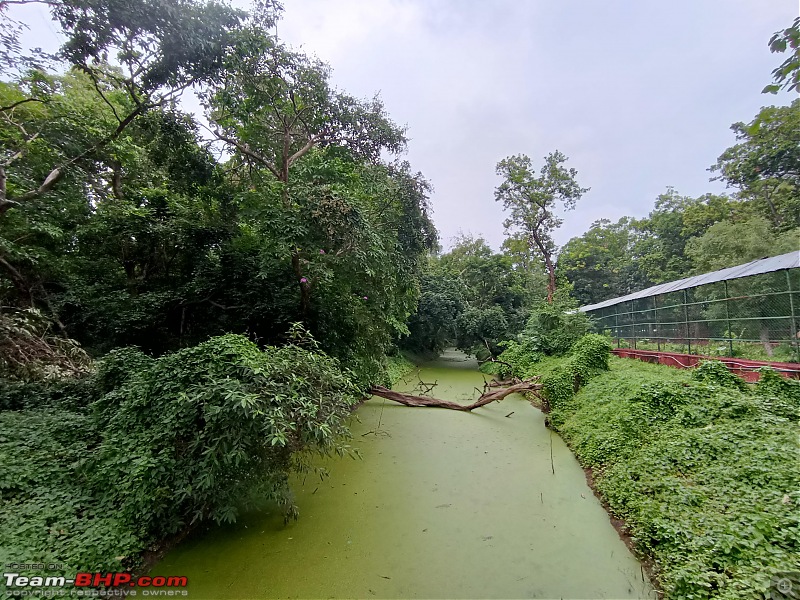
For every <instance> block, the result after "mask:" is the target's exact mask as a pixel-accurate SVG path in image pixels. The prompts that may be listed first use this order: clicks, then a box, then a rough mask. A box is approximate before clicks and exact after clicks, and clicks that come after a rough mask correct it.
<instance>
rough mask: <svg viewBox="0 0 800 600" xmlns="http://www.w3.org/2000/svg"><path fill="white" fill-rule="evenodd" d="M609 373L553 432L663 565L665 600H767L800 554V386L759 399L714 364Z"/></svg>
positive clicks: (769, 391) (619, 363)
mask: <svg viewBox="0 0 800 600" xmlns="http://www.w3.org/2000/svg"><path fill="white" fill-rule="evenodd" d="M571 360H572V358H569V359H564V364H563V365H562V373H566V372H567V367H568V363H569V361H571ZM610 367H611V369H610V371H608V372H602V371H601V372H600V374H599V375H597V376H595V377H594V378H592V379H591V380H590V381H588V382H587V383H585V385H584V386H583V387H582V388H581V390H580V391H579V392H578V393H577V394H575V395H574V397H573V398H571V399H570V400H568V401H567V402H565V403H563V404H561V405H559V407H558V411H554V413H558V412H560V418H558V419H553V418H551V421H552V422H553V423H554V424H555V425H556V426H557V428H558V430H559V432H560V433H561V435H562V436H563V437H564V439H565V440H566V441H567V443H568V444H569V445H570V447H571V448H572V449H573V451H574V452H575V454H576V456H577V457H578V459H579V461H580V462H581V464H583V465H585V466H591V467H592V468H593V470H594V474H595V482H596V484H597V489H598V490H599V491H600V493H601V494H602V495H603V497H604V499H605V500H606V501H607V502H608V503H609V505H610V507H611V510H612V511H613V512H614V513H615V514H616V515H617V516H619V517H621V518H623V519H625V521H626V523H627V525H628V528H629V529H630V531H631V532H632V534H633V536H634V539H635V542H636V545H637V548H638V549H639V550H640V551H641V552H643V553H645V554H648V555H650V556H651V557H653V558H654V560H655V565H656V569H657V575H658V577H659V580H660V587H661V588H662V589H664V591H665V595H666V597H667V598H697V599H705V598H725V599H731V600H733V599H734V598H742V597H763V594H765V593H768V592H767V589H768V585H769V581H770V578H771V576H772V575H773V574H775V573H777V572H782V571H790V570H792V569H793V568H794V566H793V565H795V562H794V561H795V557H796V556H797V553H798V552H800V518H798V512H797V509H796V506H797V503H798V502H800V494H798V492H797V490H798V489H800V488H798V486H799V485H800V475H798V471H797V468H796V465H797V461H798V459H800V447H798V441H797V435H796V427H797V423H798V421H800V410H798V407H800V393H798V384H797V382H792V381H787V380H785V379H783V378H781V377H780V376H778V375H777V374H776V373H774V372H767V373H764V378H763V380H762V382H761V383H759V384H758V385H757V386H755V387H754V388H753V387H750V386H747V385H745V384H744V383H743V382H742V381H741V380H740V379H739V378H737V377H736V376H735V375H732V374H730V373H729V372H728V371H727V369H725V368H724V366H722V365H721V364H720V363H715V362H707V363H704V364H703V365H702V366H701V367H699V368H698V369H696V370H695V371H693V372H691V373H690V372H687V371H680V370H677V369H672V368H669V367H664V366H661V365H649V364H645V363H641V362H638V361H632V360H627V359H612V361H611V363H610ZM566 383H567V382H566V381H565V382H563V383H562V384H561V385H562V387H566V386H565V384H566Z"/></svg>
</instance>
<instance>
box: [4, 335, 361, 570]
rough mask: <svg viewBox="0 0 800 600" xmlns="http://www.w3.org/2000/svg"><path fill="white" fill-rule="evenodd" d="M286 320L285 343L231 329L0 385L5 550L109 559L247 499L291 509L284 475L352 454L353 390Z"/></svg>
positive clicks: (228, 514)
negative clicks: (74, 377) (69, 375)
mask: <svg viewBox="0 0 800 600" xmlns="http://www.w3.org/2000/svg"><path fill="white" fill-rule="evenodd" d="M293 331H294V335H295V342H296V344H290V345H286V346H283V347H280V348H276V347H267V348H266V349H265V350H264V351H261V350H259V349H258V347H257V346H256V345H255V344H253V343H252V342H250V341H248V340H247V339H246V338H244V337H242V336H237V335H226V336H222V337H218V338H212V339H210V340H209V341H207V342H205V343H203V344H200V345H198V346H195V347H192V348H186V349H184V350H181V351H179V352H176V353H173V354H168V355H165V356H162V357H161V358H158V359H155V360H154V359H149V358H147V357H145V356H144V355H142V354H141V353H140V352H139V351H137V350H134V349H123V350H120V351H117V352H114V353H112V354H111V355H109V356H108V357H107V358H106V359H105V360H104V361H103V362H102V363H101V365H100V368H99V372H98V374H97V376H95V377H93V378H87V379H85V380H80V381H74V382H55V383H53V382H44V383H40V384H24V385H23V384H12V385H9V386H6V385H3V386H2V387H0V402H2V405H3V408H5V409H6V410H3V411H0V431H2V432H3V433H2V434H0V473H2V476H0V495H1V497H2V504H0V518H2V520H3V523H4V524H6V525H7V526H4V528H3V531H2V532H0V547H2V548H3V552H5V553H7V554H4V555H3V558H5V559H7V560H12V559H14V560H16V559H18V557H19V556H25V557H26V560H30V561H31V562H60V563H64V564H65V568H66V570H67V571H70V570H72V571H73V572H74V570H76V569H77V570H82V569H83V570H93V569H102V570H117V569H120V568H123V567H131V566H134V565H135V563H136V561H137V560H138V554H139V552H141V551H142V550H143V549H144V548H146V547H147V546H149V545H150V544H152V543H154V542H158V541H159V540H161V539H162V538H163V537H164V536H165V535H168V534H170V533H175V532H179V531H182V530H184V529H185V528H186V527H187V526H189V525H190V524H192V523H197V522H202V521H205V520H215V521H217V522H223V521H232V520H234V519H235V518H236V515H237V512H238V511H239V510H240V509H241V508H242V507H246V506H248V504H249V503H259V504H263V501H264V499H269V500H271V501H273V502H277V503H279V504H281V505H282V506H283V507H284V508H285V509H286V515H287V518H288V517H291V516H295V517H296V516H297V509H296V507H294V506H293V504H292V496H291V491H290V489H289V487H288V475H289V473H290V472H292V471H305V470H308V469H309V468H310V467H309V458H310V457H311V455H312V453H324V454H331V453H338V454H347V453H350V452H351V449H350V447H349V446H348V445H347V443H346V439H347V435H348V431H347V428H346V425H345V419H346V418H347V416H348V415H349V414H350V411H351V409H352V406H353V404H354V403H355V402H356V400H357V399H358V398H359V396H360V394H359V393H358V390H357V388H356V387H355V386H354V385H353V383H352V375H351V374H350V373H349V372H347V371H346V370H343V369H342V367H341V365H340V364H339V362H338V361H336V360H335V359H332V358H330V357H328V356H326V355H325V354H323V353H320V352H318V351H316V350H314V349H313V347H314V345H315V343H314V341H313V339H312V338H310V337H309V336H308V335H307V334H306V333H305V332H304V331H303V330H302V329H300V328H297V327H295V328H294V330H293ZM303 346H306V347H308V348H310V349H307V348H306V347H303Z"/></svg>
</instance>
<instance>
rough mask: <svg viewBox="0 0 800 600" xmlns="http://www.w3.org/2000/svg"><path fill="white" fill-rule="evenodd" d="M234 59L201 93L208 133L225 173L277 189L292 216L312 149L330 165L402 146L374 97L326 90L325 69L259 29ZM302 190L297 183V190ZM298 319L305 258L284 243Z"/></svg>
mask: <svg viewBox="0 0 800 600" xmlns="http://www.w3.org/2000/svg"><path fill="white" fill-rule="evenodd" d="M239 47H240V48H241V49H242V51H240V52H236V53H232V54H230V55H229V56H228V58H227V60H226V63H225V71H224V76H222V77H221V78H220V80H219V81H218V82H217V84H216V85H215V86H213V87H212V88H210V89H209V90H208V91H207V92H206V93H205V94H204V99H205V104H206V107H207V109H208V116H209V120H210V121H211V123H212V125H213V133H214V135H216V137H217V138H218V139H219V140H221V141H223V142H224V143H225V144H227V145H228V146H229V148H230V150H232V151H233V152H234V156H233V158H232V166H233V167H237V166H243V167H245V168H246V170H243V169H239V173H240V175H241V176H244V177H245V179H246V180H247V182H248V186H249V187H250V188H264V187H267V186H269V185H271V184H276V185H277V187H278V189H279V190H280V194H281V200H282V203H283V207H284V209H285V210H287V211H292V210H295V209H296V207H297V205H298V202H297V197H296V195H295V196H293V193H296V192H297V190H296V189H294V188H293V182H292V181H291V178H290V173H291V172H292V171H294V170H296V168H297V167H298V165H299V162H300V161H301V160H302V159H303V158H304V157H306V156H307V155H308V154H309V152H311V150H312V149H314V148H324V149H326V151H328V154H327V156H329V157H330V158H331V159H337V158H338V159H342V160H350V161H359V162H360V161H365V162H370V163H373V164H376V163H378V162H380V159H381V153H382V152H384V151H386V152H389V153H398V152H399V151H401V150H402V149H403V148H404V147H405V143H406V138H405V132H404V130H403V129H402V128H400V127H398V126H396V125H395V124H394V123H392V121H391V120H390V119H389V117H388V115H387V114H386V112H385V110H384V108H383V104H382V103H381V102H380V100H379V99H378V98H377V97H375V98H374V99H372V100H371V101H368V102H363V101H359V100H357V99H355V98H353V97H352V96H348V95H346V94H343V93H340V92H337V91H335V90H333V89H332V87H331V86H330V83H329V81H328V79H329V75H330V70H329V68H328V67H327V65H325V64H324V63H322V62H320V61H318V60H312V59H310V58H309V57H307V56H306V55H304V54H302V53H298V52H292V51H291V50H289V49H288V48H286V47H285V46H283V45H282V44H280V43H279V42H277V40H275V39H274V38H272V37H270V36H269V35H267V34H266V33H265V32H264V31H263V30H262V29H261V28H250V29H247V30H246V31H244V32H243V33H242V34H241V39H240V40H239ZM301 185H302V184H301ZM287 241H288V242H289V243H290V244H291V246H292V248H291V253H290V255H291V256H290V260H291V265H292V270H293V271H294V274H295V278H296V279H295V281H296V285H297V287H298V291H299V296H300V310H301V315H302V318H303V319H305V318H306V317H307V315H308V313H309V310H310V305H311V285H310V283H309V281H308V278H307V277H305V276H304V275H303V263H304V261H307V260H309V259H310V257H309V256H308V255H307V253H306V252H305V251H304V250H303V246H302V245H300V244H299V243H298V240H287Z"/></svg>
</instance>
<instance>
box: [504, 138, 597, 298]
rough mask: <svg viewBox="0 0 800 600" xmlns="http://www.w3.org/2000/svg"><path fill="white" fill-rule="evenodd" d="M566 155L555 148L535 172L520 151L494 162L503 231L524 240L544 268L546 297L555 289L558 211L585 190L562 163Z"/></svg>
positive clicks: (573, 203) (587, 189) (570, 207)
mask: <svg viewBox="0 0 800 600" xmlns="http://www.w3.org/2000/svg"><path fill="white" fill-rule="evenodd" d="M566 161H567V157H566V156H565V155H564V154H562V153H561V152H559V151H558V150H556V151H555V152H551V153H550V154H548V155H547V156H546V157H545V158H544V165H543V166H542V169H541V171H540V173H539V175H536V171H535V169H534V168H533V163H532V162H531V159H530V158H529V157H527V156H526V155H524V154H519V155H516V156H509V157H508V158H505V159H503V160H501V161H500V162H499V163H497V167H496V172H497V174H498V175H500V176H501V177H502V178H503V182H502V183H501V184H500V185H499V186H498V187H497V189H496V190H495V194H494V196H495V200H496V201H498V202H502V203H503V208H504V209H505V210H507V211H508V212H509V216H508V218H507V219H506V220H505V221H504V223H503V225H504V227H505V228H506V232H507V233H510V234H511V235H512V236H513V237H516V238H517V239H523V240H525V241H527V243H528V249H529V251H530V252H531V254H532V255H534V256H536V257H538V258H539V261H540V264H541V266H542V267H544V269H545V270H546V271H547V274H548V283H547V300H548V302H549V301H552V300H553V294H554V293H555V291H556V275H555V254H556V245H555V242H554V241H553V233H554V232H555V230H556V229H558V228H559V227H560V226H561V224H562V222H563V220H562V219H561V217H559V216H558V213H557V211H559V210H572V209H574V208H575V203H576V202H577V201H578V200H579V199H580V198H581V196H583V194H585V193H586V192H588V191H589V188H582V187H580V186H579V185H578V182H577V180H576V179H575V177H576V176H577V174H578V172H577V171H576V170H575V169H572V168H570V169H568V168H566V167H564V166H563V163H565V162H566Z"/></svg>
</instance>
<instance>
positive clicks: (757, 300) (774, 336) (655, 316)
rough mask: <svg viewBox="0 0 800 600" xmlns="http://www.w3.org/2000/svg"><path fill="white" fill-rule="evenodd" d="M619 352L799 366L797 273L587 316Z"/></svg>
mask: <svg viewBox="0 0 800 600" xmlns="http://www.w3.org/2000/svg"><path fill="white" fill-rule="evenodd" d="M586 313H587V314H588V315H589V316H590V317H591V319H592V322H593V324H594V328H595V330H596V331H598V332H600V333H602V332H606V333H608V334H609V335H611V337H612V338H613V339H614V340H615V343H616V344H617V347H622V348H625V347H630V348H636V349H639V350H658V351H664V352H682V353H686V354H701V355H706V356H738V357H742V358H750V359H754V360H772V361H781V362H800V339H798V330H799V329H800V269H796V268H795V269H787V270H782V271H775V272H772V273H763V274H759V275H752V276H749V277H742V278H738V279H730V280H725V281H717V282H714V283H709V284H706V285H700V286H697V287H692V288H688V289H683V290H679V291H674V292H668V293H664V294H657V295H653V296H648V297H644V298H637V299H631V300H628V301H624V302H619V303H616V304H613V305H611V306H605V307H603V308H598V309H594V310H591V307H587V309H586Z"/></svg>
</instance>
